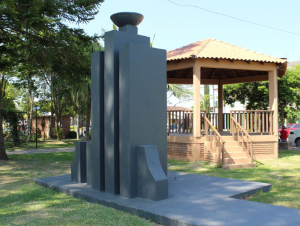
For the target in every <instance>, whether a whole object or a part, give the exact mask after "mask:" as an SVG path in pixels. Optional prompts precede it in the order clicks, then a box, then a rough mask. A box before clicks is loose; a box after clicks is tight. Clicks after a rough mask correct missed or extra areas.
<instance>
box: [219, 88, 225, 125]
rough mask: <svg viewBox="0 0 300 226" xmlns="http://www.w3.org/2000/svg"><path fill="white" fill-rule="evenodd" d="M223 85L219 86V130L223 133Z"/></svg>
mask: <svg viewBox="0 0 300 226" xmlns="http://www.w3.org/2000/svg"><path fill="white" fill-rule="evenodd" d="M223 123H224V117H223V84H221V82H219V85H218V130H219V131H223Z"/></svg>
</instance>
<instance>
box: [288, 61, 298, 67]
mask: <svg viewBox="0 0 300 226" xmlns="http://www.w3.org/2000/svg"><path fill="white" fill-rule="evenodd" d="M296 65H300V60H298V61H291V62H288V67H294V66H296Z"/></svg>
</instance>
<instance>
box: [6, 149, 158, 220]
mask: <svg viewBox="0 0 300 226" xmlns="http://www.w3.org/2000/svg"><path fill="white" fill-rule="evenodd" d="M9 158H10V160H9V161H0V191H1V192H0V224H1V225H153V223H151V222H150V221H146V220H144V219H141V218H139V217H137V216H134V215H131V214H128V213H125V212H122V211H118V210H115V209H112V208H108V207H104V206H102V205H99V204H91V203H88V202H86V201H84V200H80V199H75V198H72V197H70V196H68V195H65V194H61V193H57V192H55V191H52V190H49V189H46V188H43V187H40V186H38V185H36V184H35V183H34V182H33V179H34V178H41V177H49V176H54V175H63V174H70V164H71V162H72V160H73V158H74V153H66V152H64V153H50V154H31V155H11V156H9Z"/></svg>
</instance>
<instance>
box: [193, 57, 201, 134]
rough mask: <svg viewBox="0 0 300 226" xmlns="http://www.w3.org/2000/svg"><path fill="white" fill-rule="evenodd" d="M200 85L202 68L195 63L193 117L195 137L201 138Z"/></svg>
mask: <svg viewBox="0 0 300 226" xmlns="http://www.w3.org/2000/svg"><path fill="white" fill-rule="evenodd" d="M200 84H201V67H200V64H199V63H198V62H197V61H195V64H194V66H193V89H194V115H193V130H194V137H200V136H201V130H200V123H201V118H200V115H201V113H200V112H201V110H200Z"/></svg>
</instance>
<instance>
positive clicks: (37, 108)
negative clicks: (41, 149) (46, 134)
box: [33, 106, 40, 148]
mask: <svg viewBox="0 0 300 226" xmlns="http://www.w3.org/2000/svg"><path fill="white" fill-rule="evenodd" d="M33 110H35V148H38V146H37V110H40V107H39V106H35V107H33Z"/></svg>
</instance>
